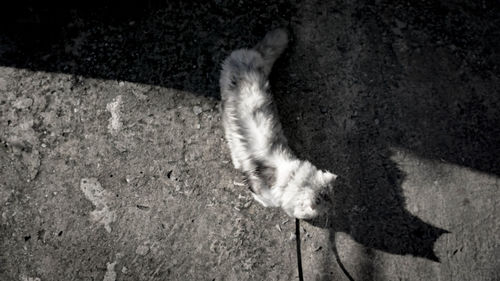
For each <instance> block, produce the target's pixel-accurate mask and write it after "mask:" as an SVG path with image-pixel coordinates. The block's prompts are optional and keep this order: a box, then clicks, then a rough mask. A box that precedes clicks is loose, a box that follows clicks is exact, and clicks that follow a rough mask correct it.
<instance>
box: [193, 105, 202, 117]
mask: <svg viewBox="0 0 500 281" xmlns="http://www.w3.org/2000/svg"><path fill="white" fill-rule="evenodd" d="M193 112H194V114H196V115H200V114H201V113H202V112H203V109H202V108H201V107H199V106H197V105H195V106H194V107H193Z"/></svg>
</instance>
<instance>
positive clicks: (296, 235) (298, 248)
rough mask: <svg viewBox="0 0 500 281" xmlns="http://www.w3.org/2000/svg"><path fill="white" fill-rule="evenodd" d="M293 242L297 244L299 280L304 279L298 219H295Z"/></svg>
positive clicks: (302, 280)
mask: <svg viewBox="0 0 500 281" xmlns="http://www.w3.org/2000/svg"><path fill="white" fill-rule="evenodd" d="M295 242H296V245H297V268H298V270H299V281H304V275H303V273H302V254H301V252H300V222H299V219H295Z"/></svg>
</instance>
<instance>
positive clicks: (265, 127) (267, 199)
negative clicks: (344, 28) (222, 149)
mask: <svg viewBox="0 0 500 281" xmlns="http://www.w3.org/2000/svg"><path fill="white" fill-rule="evenodd" d="M287 43H288V37H287V35H286V32H285V31H283V30H275V31H271V32H270V33H268V34H267V35H266V37H265V38H264V40H263V41H262V42H261V43H259V44H258V45H257V46H256V47H255V49H254V50H247V49H241V50H237V51H234V52H233V53H232V54H231V55H230V56H229V57H228V58H227V59H226V61H225V62H224V64H223V70H222V73H221V79H220V86H221V97H222V100H223V105H224V112H223V126H224V130H225V134H226V139H227V142H228V145H229V148H230V150H231V159H232V162H233V164H234V167H235V168H236V169H238V170H241V171H242V172H244V173H246V175H247V176H248V179H249V181H250V185H251V187H252V189H253V191H254V193H253V196H254V198H255V200H256V201H258V202H259V203H261V204H262V205H263V206H265V207H281V208H282V209H283V210H284V211H285V212H286V213H287V214H288V215H290V216H292V217H295V218H300V219H309V218H313V217H315V216H317V215H318V214H319V213H320V212H321V209H322V205H321V204H320V203H321V194H322V193H325V192H326V191H328V187H329V186H330V184H331V182H332V181H333V180H334V179H335V178H336V175H334V174H332V173H330V172H324V171H321V170H319V169H317V168H316V167H315V166H314V165H312V164H311V163H310V162H308V161H303V160H299V159H298V158H297V157H296V156H295V155H294V153H293V152H292V151H291V149H290V148H289V147H288V145H287V140H286V138H285V136H284V134H283V131H282V128H281V123H280V122H279V120H278V116H277V112H276V111H275V109H274V107H273V105H272V102H273V100H272V96H271V94H270V92H269V82H268V80H267V78H268V74H269V72H270V70H271V68H272V65H273V63H274V61H275V60H276V59H277V58H278V56H279V55H280V54H281V53H282V52H283V50H284V49H285V47H286V44H287ZM263 169H264V170H265V171H264V172H263V171H262V170H263ZM270 172H272V176H273V177H272V178H273V182H272V183H270V182H268V181H266V177H268V176H269V175H268V174H269V173H270ZM263 173H266V174H265V175H264V174H263Z"/></svg>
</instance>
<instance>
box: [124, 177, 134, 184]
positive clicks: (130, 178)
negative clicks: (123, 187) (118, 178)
mask: <svg viewBox="0 0 500 281" xmlns="http://www.w3.org/2000/svg"><path fill="white" fill-rule="evenodd" d="M133 180H134V177H133V176H131V175H127V176H125V181H127V183H130V182H132V181H133Z"/></svg>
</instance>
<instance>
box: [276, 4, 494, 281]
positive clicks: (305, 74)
mask: <svg viewBox="0 0 500 281" xmlns="http://www.w3.org/2000/svg"><path fill="white" fill-rule="evenodd" d="M340 2H341V1H337V2H336V3H333V2H332V3H328V2H324V1H316V2H314V4H311V5H310V6H309V8H308V9H310V10H311V11H310V12H309V14H310V15H318V18H320V19H318V21H316V22H314V24H311V25H312V26H314V28H312V30H310V32H311V33H313V35H311V38H313V39H314V41H313V42H303V44H302V46H299V47H296V46H291V49H290V50H289V54H288V57H286V58H285V59H283V60H282V61H281V62H279V63H278V65H277V67H281V68H282V69H288V72H287V73H282V74H276V75H275V82H274V87H273V89H274V90H275V93H276V98H277V100H278V108H279V111H280V114H281V115H282V116H283V118H282V121H283V123H284V128H285V130H286V135H287V137H288V138H289V139H290V144H291V146H292V147H293V149H294V150H295V151H296V152H297V153H298V154H299V155H300V156H301V157H302V158H306V159H310V160H311V161H312V162H313V163H315V164H317V165H318V166H319V167H320V168H324V169H328V170H331V171H333V172H335V173H337V174H339V175H340V178H339V180H338V181H337V183H336V185H335V188H334V194H333V197H332V200H333V202H332V206H333V207H332V208H331V210H330V212H329V214H328V216H327V217H323V218H319V219H316V220H314V221H311V223H312V224H314V225H316V226H319V227H323V228H327V229H329V230H330V240H331V244H332V245H333V246H334V245H335V233H336V232H344V233H348V234H349V235H350V236H351V237H352V238H353V239H354V240H356V241H357V242H358V243H360V244H362V245H363V246H364V247H366V248H367V249H377V250H380V251H383V252H387V253H391V254H397V255H413V256H416V257H422V258H426V259H428V260H431V261H436V262H438V261H439V259H438V257H437V256H436V254H435V253H434V250H433V247H434V244H435V242H436V240H437V239H438V238H439V237H440V236H441V235H443V234H445V233H448V231H447V230H445V229H443V228H440V227H438V226H435V225H432V224H430V223H428V222H425V221H423V220H422V219H420V218H418V217H417V216H415V215H413V214H411V213H410V212H409V211H407V209H406V204H405V198H404V195H403V190H402V186H401V185H402V183H403V182H404V180H405V177H406V176H407V175H405V174H404V172H403V171H402V170H401V169H400V168H399V167H398V165H397V163H395V162H394V161H393V160H392V159H391V157H392V153H393V150H392V149H393V148H402V149H404V150H407V151H410V152H411V153H414V154H416V155H417V156H418V157H424V158H427V159H433V160H435V161H437V162H447V163H453V164H457V165H460V166H463V167H468V168H472V169H475V170H479V171H482V172H486V173H489V174H494V175H497V176H498V175H500V170H499V167H500V166H499V165H498V159H499V157H500V127H499V126H498V124H500V117H499V116H500V107H499V105H500V95H499V94H498V90H497V89H498V86H499V80H498V79H497V78H495V77H498V74H499V69H498V67H496V66H495V63H492V62H493V61H494V60H495V59H498V58H499V53H498V51H499V50H500V48H498V46H500V44H499V42H500V41H499V39H498V38H499V37H496V38H493V37H491V36H490V34H500V32H499V31H500V25H498V24H497V25H494V23H495V24H496V23H499V22H500V21H499V15H498V14H495V13H494V12H490V11H491V10H495V11H498V7H495V8H494V9H493V8H491V6H489V7H488V8H489V9H488V10H482V8H481V7H476V6H475V4H474V3H471V4H463V5H458V4H453V3H452V4H446V5H445V4H441V2H439V3H438V2H435V3H434V2H433V3H427V2H426V3H420V2H419V3H416V4H415V5H414V4H408V3H407V2H405V3H403V2H401V3H396V2H388V1H378V2H377V3H376V4H375V3H372V2H371V1H365V2H364V3H363V2H357V4H352V3H340ZM488 4H492V3H488ZM467 5H469V6H467ZM311 7H312V8H311ZM300 9H302V8H300ZM300 9H299V10H300ZM305 9H307V7H306V8H305ZM481 11H483V12H482V13H481ZM305 13H306V14H307V13H308V12H305ZM321 18H324V21H322V20H321ZM334 22H335V23H334ZM335 24H337V25H341V26H335ZM342 25H343V26H342ZM302 32H303V33H306V34H307V33H308V32H309V31H308V30H306V31H304V30H302ZM360 34H361V35H360ZM477 34H488V35H487V36H485V37H481V36H478V35H477ZM403 48H406V50H402V49H403ZM303 57H305V58H303ZM353 60H354V62H353ZM299 66H300V67H299ZM298 68H300V69H298ZM290 72H292V74H290ZM339 77H340V78H339ZM343 103H344V104H345V105H339V104H343ZM346 107H348V108H346ZM416 188H419V189H427V188H429V187H427V186H420V187H416ZM420 200H421V199H420ZM436 216H439V214H438V213H436ZM331 262H335V261H331ZM367 268H368V269H367V271H372V272H362V273H361V275H362V276H364V277H366V278H365V279H366V280H368V279H370V278H373V276H372V275H373V274H375V273H374V272H373V267H371V268H372V269H369V268H370V266H367ZM365 279H363V280H365Z"/></svg>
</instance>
